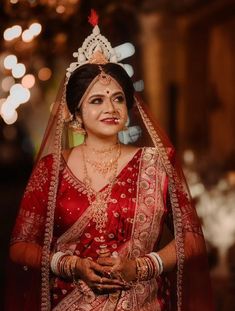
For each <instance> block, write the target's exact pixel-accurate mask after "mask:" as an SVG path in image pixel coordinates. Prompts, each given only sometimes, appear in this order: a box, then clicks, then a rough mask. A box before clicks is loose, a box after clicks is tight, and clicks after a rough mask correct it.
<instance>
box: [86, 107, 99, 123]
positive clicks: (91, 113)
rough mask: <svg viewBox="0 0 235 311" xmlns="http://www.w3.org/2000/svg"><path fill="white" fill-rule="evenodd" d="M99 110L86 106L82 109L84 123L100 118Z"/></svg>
mask: <svg viewBox="0 0 235 311" xmlns="http://www.w3.org/2000/svg"><path fill="white" fill-rule="evenodd" d="M98 114H99V112H98V109H95V107H92V106H85V107H83V109H82V119H83V121H86V120H91V119H94V118H96V117H97V116H98Z"/></svg>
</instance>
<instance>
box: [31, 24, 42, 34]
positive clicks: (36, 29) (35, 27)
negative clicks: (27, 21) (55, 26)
mask: <svg viewBox="0 0 235 311" xmlns="http://www.w3.org/2000/svg"><path fill="white" fill-rule="evenodd" d="M29 31H30V32H31V33H32V35H33V36H38V35H39V34H40V32H41V31H42V25H41V24H39V23H33V24H31V25H30V27H29Z"/></svg>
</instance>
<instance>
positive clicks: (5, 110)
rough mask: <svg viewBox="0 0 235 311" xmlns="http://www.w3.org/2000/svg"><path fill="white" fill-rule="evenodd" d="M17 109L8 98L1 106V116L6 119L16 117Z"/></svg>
mask: <svg viewBox="0 0 235 311" xmlns="http://www.w3.org/2000/svg"><path fill="white" fill-rule="evenodd" d="M14 111H15V107H13V105H11V98H10V97H8V98H7V99H6V100H5V102H4V103H3V104H2V106H1V115H2V117H3V118H4V120H5V119H9V118H11V117H12V116H13V115H14Z"/></svg>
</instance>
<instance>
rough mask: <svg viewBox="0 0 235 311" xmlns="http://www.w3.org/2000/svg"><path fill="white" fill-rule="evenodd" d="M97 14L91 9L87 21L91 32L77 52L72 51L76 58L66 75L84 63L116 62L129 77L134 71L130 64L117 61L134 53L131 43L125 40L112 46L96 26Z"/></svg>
mask: <svg viewBox="0 0 235 311" xmlns="http://www.w3.org/2000/svg"><path fill="white" fill-rule="evenodd" d="M98 19H99V18H98V15H97V13H96V12H95V11H94V10H91V15H90V16H89V18H88V21H89V22H90V23H91V24H92V26H93V30H92V33H91V34H90V35H89V36H88V37H87V38H86V39H85V40H84V42H83V44H82V46H81V47H80V48H79V49H78V51H77V52H74V53H73V57H75V58H76V61H75V62H72V63H71V64H70V65H69V67H68V68H67V73H66V76H67V78H69V77H70V76H71V74H72V72H73V71H74V70H75V69H77V68H78V67H80V66H82V65H84V64H87V63H89V64H106V63H109V62H111V63H117V64H119V65H120V66H122V67H123V68H124V69H125V70H126V71H127V73H128V75H129V76H130V77H131V76H132V75H133V73H134V71H133V68H132V66H130V65H128V64H122V63H120V62H119V61H121V60H122V59H125V58H127V57H130V56H132V55H133V54H134V53H135V48H134V46H133V44H131V43H129V42H127V43H124V44H122V45H119V46H117V47H115V48H112V46H111V44H110V42H109V41H108V39H107V38H105V37H104V36H103V35H101V33H100V29H99V26H98Z"/></svg>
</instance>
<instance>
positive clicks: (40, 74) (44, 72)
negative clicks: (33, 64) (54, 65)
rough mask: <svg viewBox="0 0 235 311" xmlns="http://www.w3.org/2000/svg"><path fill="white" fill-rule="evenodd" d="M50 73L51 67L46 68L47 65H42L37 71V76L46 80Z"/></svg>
mask: <svg viewBox="0 0 235 311" xmlns="http://www.w3.org/2000/svg"><path fill="white" fill-rule="evenodd" d="M51 75H52V72H51V69H50V68H48V67H43V68H41V69H40V70H39V72H38V78H39V79H40V80H41V81H47V80H49V79H50V77H51Z"/></svg>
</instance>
